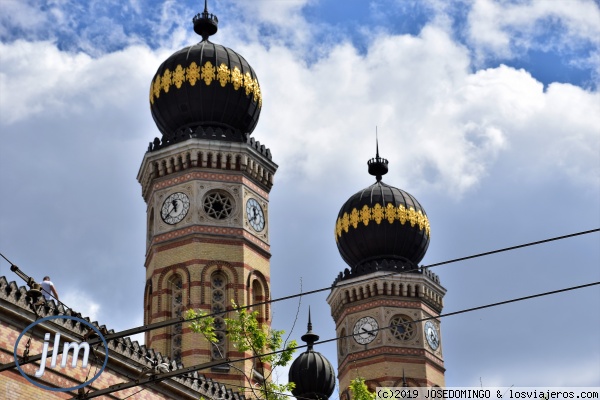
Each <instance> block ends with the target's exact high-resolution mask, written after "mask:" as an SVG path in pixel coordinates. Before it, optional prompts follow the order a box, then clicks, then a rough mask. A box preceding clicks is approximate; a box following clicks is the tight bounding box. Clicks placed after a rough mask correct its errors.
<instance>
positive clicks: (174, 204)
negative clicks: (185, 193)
mask: <svg viewBox="0 0 600 400" xmlns="http://www.w3.org/2000/svg"><path fill="white" fill-rule="evenodd" d="M171 205H172V206H173V211H172V212H177V200H173V201H172V202H171ZM169 215H171V212H169Z"/></svg>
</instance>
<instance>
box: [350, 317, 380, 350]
mask: <svg viewBox="0 0 600 400" xmlns="http://www.w3.org/2000/svg"><path fill="white" fill-rule="evenodd" d="M378 329H379V325H377V321H375V318H372V317H362V318H361V319H359V320H358V321H356V324H354V332H353V333H354V340H356V342H357V343H359V344H367V343H371V342H372V341H373V340H375V338H376V337H377V332H378Z"/></svg>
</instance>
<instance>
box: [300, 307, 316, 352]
mask: <svg viewBox="0 0 600 400" xmlns="http://www.w3.org/2000/svg"><path fill="white" fill-rule="evenodd" d="M307 330H308V331H307V332H306V333H305V334H304V335H302V337H301V338H300V339H302V341H304V342H306V344H307V345H308V347H307V348H306V352H309V351H312V349H313V344H314V343H315V342H316V341H317V340H319V335H317V334H314V333H313V331H312V322H311V320H310V307H308V326H307Z"/></svg>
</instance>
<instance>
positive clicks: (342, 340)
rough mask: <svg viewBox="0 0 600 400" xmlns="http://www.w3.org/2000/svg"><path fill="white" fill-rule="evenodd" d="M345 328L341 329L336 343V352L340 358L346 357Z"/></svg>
mask: <svg viewBox="0 0 600 400" xmlns="http://www.w3.org/2000/svg"><path fill="white" fill-rule="evenodd" d="M346 339H347V338H346V328H342V330H341V332H340V339H339V340H338V341H337V342H338V351H339V353H340V356H342V357H343V356H345V355H346V351H347V350H346V346H347V345H348V341H347V340H346Z"/></svg>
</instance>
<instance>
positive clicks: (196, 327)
mask: <svg viewBox="0 0 600 400" xmlns="http://www.w3.org/2000/svg"><path fill="white" fill-rule="evenodd" d="M185 319H186V320H187V321H190V329H191V330H192V332H196V333H201V334H202V335H203V336H204V337H205V338H206V340H208V342H209V343H217V335H216V334H215V325H214V324H215V319H214V318H213V317H209V316H208V314H207V313H205V312H204V311H200V310H198V311H197V312H196V311H194V310H187V311H186V313H185Z"/></svg>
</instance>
